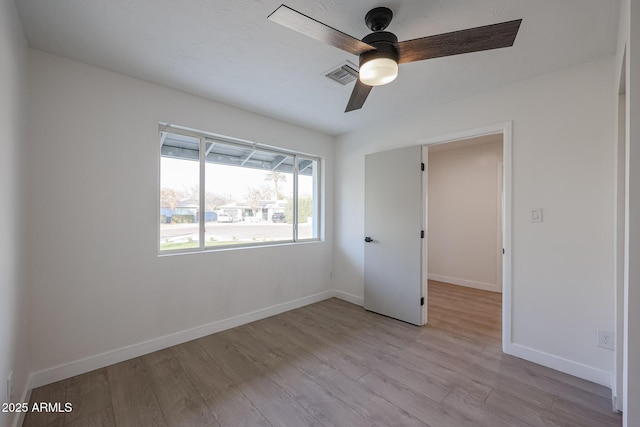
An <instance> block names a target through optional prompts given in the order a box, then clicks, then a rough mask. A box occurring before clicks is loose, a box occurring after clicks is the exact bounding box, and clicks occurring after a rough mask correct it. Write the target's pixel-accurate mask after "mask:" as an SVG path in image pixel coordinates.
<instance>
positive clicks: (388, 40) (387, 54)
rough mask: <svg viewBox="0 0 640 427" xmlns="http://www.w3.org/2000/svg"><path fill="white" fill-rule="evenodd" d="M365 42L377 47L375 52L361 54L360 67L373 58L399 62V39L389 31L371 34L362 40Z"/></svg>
mask: <svg viewBox="0 0 640 427" xmlns="http://www.w3.org/2000/svg"><path fill="white" fill-rule="evenodd" d="M362 41H363V42H365V43H367V44H369V45H371V46H373V47H375V50H370V51H367V52H364V53H361V54H360V65H362V64H364V63H365V62H367V61H368V60H369V59H371V58H372V57H376V58H389V59H393V60H394V61H396V62H398V49H397V48H396V45H397V44H398V37H396V35H395V34H393V33H390V32H388V31H376V32H375V33H371V34H369V35H367V36H365V38H363V39H362Z"/></svg>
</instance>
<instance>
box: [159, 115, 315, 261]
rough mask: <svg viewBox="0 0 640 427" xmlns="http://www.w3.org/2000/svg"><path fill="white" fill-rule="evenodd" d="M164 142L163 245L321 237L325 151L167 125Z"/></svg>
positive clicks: (206, 246)
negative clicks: (304, 150) (320, 153)
mask: <svg viewBox="0 0 640 427" xmlns="http://www.w3.org/2000/svg"><path fill="white" fill-rule="evenodd" d="M160 147H161V148H160V230H159V231H160V232H159V250H160V252H163V253H167V252H172V251H176V252H180V251H186V252H191V251H198V250H211V249H216V248H224V247H236V246H256V245H265V244H273V243H293V242H299V241H309V240H318V239H319V236H320V221H319V219H320V210H319V206H320V198H319V185H320V184H319V168H320V162H321V159H320V158H319V157H316V156H313V155H309V154H302V153H295V152H292V151H286V150H282V149H278V148H272V147H267V146H264V145H260V144H256V143H250V142H245V141H236V140H233V139H231V138H226V137H219V136H214V135H211V134H206V133H201V132H196V131H192V130H187V129H183V128H178V127H176V126H170V125H165V124H161V125H160Z"/></svg>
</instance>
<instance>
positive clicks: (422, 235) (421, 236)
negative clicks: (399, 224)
mask: <svg viewBox="0 0 640 427" xmlns="http://www.w3.org/2000/svg"><path fill="white" fill-rule="evenodd" d="M420 238H421V239H424V230H422V231H421V232H420Z"/></svg>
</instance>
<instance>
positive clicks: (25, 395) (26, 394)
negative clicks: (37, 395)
mask: <svg viewBox="0 0 640 427" xmlns="http://www.w3.org/2000/svg"><path fill="white" fill-rule="evenodd" d="M30 384H31V375H29V378H28V379H27V385H26V386H25V388H24V391H23V392H22V396H20V400H18V403H28V402H29V400H31V389H32V388H33V387H31V385H30ZM26 415H27V413H26V412H17V413H16V414H15V415H14V416H13V423H11V427H19V426H21V425H22V424H23V423H24V417H25V416H26Z"/></svg>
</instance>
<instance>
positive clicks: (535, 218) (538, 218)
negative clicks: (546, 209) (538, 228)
mask: <svg viewBox="0 0 640 427" xmlns="http://www.w3.org/2000/svg"><path fill="white" fill-rule="evenodd" d="M529 222H542V208H531V211H529Z"/></svg>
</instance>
